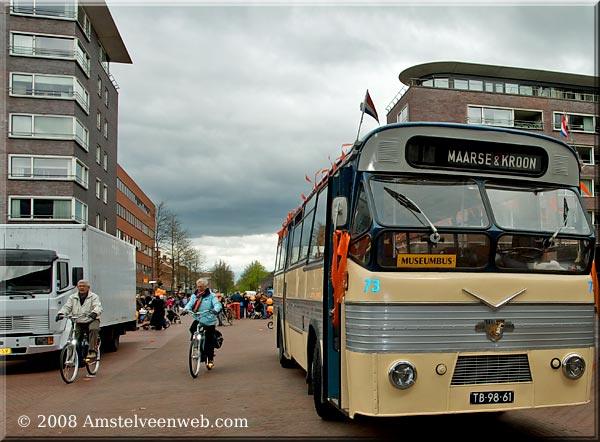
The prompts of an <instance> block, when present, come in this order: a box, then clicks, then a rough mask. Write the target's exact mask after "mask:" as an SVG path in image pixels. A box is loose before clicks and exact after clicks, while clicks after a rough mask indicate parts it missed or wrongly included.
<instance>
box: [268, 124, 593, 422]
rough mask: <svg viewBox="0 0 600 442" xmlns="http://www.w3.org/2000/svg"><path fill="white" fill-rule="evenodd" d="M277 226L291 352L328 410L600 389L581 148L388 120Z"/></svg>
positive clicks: (282, 309) (282, 328)
mask: <svg viewBox="0 0 600 442" xmlns="http://www.w3.org/2000/svg"><path fill="white" fill-rule="evenodd" d="M282 226H283V228H282V230H281V231H280V232H279V242H278V251H277V258H276V263H275V277H274V297H273V299H274V306H275V309H274V310H275V314H274V321H275V322H274V324H275V331H276V333H275V337H276V341H277V348H278V353H279V360H280V363H281V365H282V366H283V367H294V366H296V367H298V366H299V367H301V368H302V369H304V370H305V371H306V381H307V384H308V393H309V394H312V395H314V404H315V408H316V411H317V413H318V414H319V415H320V416H321V417H322V418H324V419H332V418H338V417H340V416H347V417H350V418H353V417H355V415H357V414H360V415H367V416H403V415H420V414H444V413H471V412H498V411H504V410H513V409H525V408H537V407H552V406H566V405H577V404H585V403H587V402H589V401H590V395H591V385H592V379H593V372H594V369H595V357H596V356H595V327H596V316H595V315H596V306H595V303H594V291H593V286H592V285H593V283H592V278H591V276H590V271H591V268H592V262H593V255H594V250H595V238H594V230H593V228H592V225H591V223H590V220H589V219H588V215H587V213H586V211H585V210H584V208H583V205H582V201H581V196H580V166H579V161H578V156H577V153H576V150H575V149H573V148H572V147H570V146H569V145H567V144H565V143H563V142H561V141H559V140H557V139H554V138H551V137H547V136H543V135H538V134H533V133H529V132H522V131H515V130H511V129H501V128H492V127H482V126H473V125H460V124H448V123H402V124H391V125H387V126H382V127H379V128H378V129H376V130H374V131H372V132H370V133H369V134H367V135H366V136H364V137H363V138H362V140H360V141H357V142H356V143H355V144H354V145H353V147H352V148H351V150H350V151H349V152H347V154H346V155H342V157H340V158H339V159H338V161H336V163H335V164H334V165H333V167H332V168H331V169H329V170H328V171H327V173H326V174H324V177H323V178H322V179H321V180H320V182H318V183H316V184H315V185H314V186H313V189H312V192H311V193H310V194H309V196H308V197H304V201H303V203H302V205H301V206H300V207H299V208H298V209H297V210H295V211H292V212H290V213H289V214H288V217H287V219H286V220H285V222H284V223H283V225H282Z"/></svg>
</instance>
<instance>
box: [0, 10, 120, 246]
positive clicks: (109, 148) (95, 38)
mask: <svg viewBox="0 0 600 442" xmlns="http://www.w3.org/2000/svg"><path fill="white" fill-rule="evenodd" d="M2 13H3V14H2V18H1V20H2V24H3V25H4V26H2V27H0V28H1V29H2V38H0V47H1V51H0V52H1V55H0V57H1V58H0V63H1V64H2V66H4V68H5V69H4V75H2V76H0V81H1V83H2V94H3V96H2V100H3V102H4V103H5V106H4V107H3V108H2V110H1V112H2V120H3V122H4V123H3V125H4V127H3V128H4V130H3V131H2V134H3V135H2V137H3V139H2V143H0V149H1V150H2V152H1V154H2V161H0V176H1V177H2V178H0V180H2V181H1V182H0V188H2V189H4V190H5V192H3V193H2V198H0V223H7V222H8V223H18V222H28V223H36V222H48V221H52V222H67V223H84V224H85V223H87V224H90V225H94V226H96V227H98V228H100V229H102V230H104V231H106V232H108V233H111V234H113V235H114V234H115V233H116V213H117V203H116V182H117V133H118V131H117V126H118V104H119V101H118V98H119V94H118V86H117V83H116V82H115V79H114V78H113V76H112V75H111V73H110V64H111V63H115V62H117V63H132V61H131V58H130V56H129V54H128V52H127V48H126V47H125V44H124V43H123V40H122V39H121V36H120V34H119V30H118V29H117V27H116V25H115V23H114V21H113V18H112V16H111V14H110V11H109V10H108V7H107V6H106V4H105V3H104V1H102V0H101V1H96V2H94V3H93V4H86V3H81V2H78V1H77V0H63V1H61V2H58V3H52V4H49V3H48V2H41V1H36V0H32V1H26V2H25V1H17V0H12V1H10V2H2Z"/></svg>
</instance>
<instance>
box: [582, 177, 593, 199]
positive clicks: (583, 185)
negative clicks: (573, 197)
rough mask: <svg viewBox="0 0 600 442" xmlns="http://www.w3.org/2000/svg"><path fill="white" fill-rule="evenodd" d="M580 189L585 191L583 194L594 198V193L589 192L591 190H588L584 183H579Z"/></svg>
mask: <svg viewBox="0 0 600 442" xmlns="http://www.w3.org/2000/svg"><path fill="white" fill-rule="evenodd" d="M579 187H580V188H581V190H583V192H584V193H585V194H586V195H587V196H589V197H592V193H591V192H590V191H589V189H588V188H587V186H586V185H585V184H584V183H583V181H580V182H579Z"/></svg>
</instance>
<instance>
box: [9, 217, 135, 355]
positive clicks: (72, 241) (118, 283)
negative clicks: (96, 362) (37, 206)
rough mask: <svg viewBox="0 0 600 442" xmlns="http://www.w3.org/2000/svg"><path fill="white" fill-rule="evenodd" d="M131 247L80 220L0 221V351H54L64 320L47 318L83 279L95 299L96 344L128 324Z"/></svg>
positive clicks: (109, 347)
mask: <svg viewBox="0 0 600 442" xmlns="http://www.w3.org/2000/svg"><path fill="white" fill-rule="evenodd" d="M135 271H136V264H135V247H134V246H133V245H131V244H128V243H126V242H124V241H122V240H120V239H118V238H116V237H114V236H112V235H109V234H107V233H105V232H102V231H100V230H98V229H95V228H93V227H90V226H88V225H83V224H45V225H44V224H3V225H0V356H2V358H3V359H5V360H10V359H19V358H27V357H29V356H31V355H35V354H42V353H47V352H51V351H56V350H60V349H61V348H62V347H63V346H64V344H65V342H66V339H67V336H68V334H69V331H70V330H69V327H70V326H71V324H70V321H67V320H61V321H59V322H55V320H54V319H55V317H56V314H57V312H58V310H59V309H60V308H61V307H62V306H63V305H64V304H65V302H66V300H67V298H68V297H69V296H70V295H71V294H73V293H77V281H79V280H80V279H86V280H88V281H89V282H90V286H91V288H90V290H91V291H93V292H94V293H97V294H98V296H99V297H100V301H101V303H102V307H103V312H102V315H101V316H100V327H101V332H100V333H101V337H102V347H103V349H104V351H116V350H117V349H118V347H119V338H120V336H121V335H123V334H125V332H126V331H127V330H135V327H136V321H135Z"/></svg>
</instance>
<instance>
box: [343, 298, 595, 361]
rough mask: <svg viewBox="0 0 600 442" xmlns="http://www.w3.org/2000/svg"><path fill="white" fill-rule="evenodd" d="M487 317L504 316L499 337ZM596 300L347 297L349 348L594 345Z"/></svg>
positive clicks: (514, 348) (475, 348)
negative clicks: (383, 300) (491, 305)
mask: <svg viewBox="0 0 600 442" xmlns="http://www.w3.org/2000/svg"><path fill="white" fill-rule="evenodd" d="M485 321H504V323H505V324H506V325H507V327H504V333H503V334H502V336H501V337H500V338H497V339H496V340H495V341H492V340H490V339H489V337H488V334H487V333H486V328H485ZM594 324H595V316H594V304H518V303H514V304H509V305H506V306H504V307H503V308H502V309H501V310H497V311H490V309H488V308H487V307H485V306H484V305H481V304H475V303H473V304H377V303H347V304H346V309H345V325H346V348H347V349H348V350H350V351H354V352H359V353H427V352H431V353H436V352H449V353H459V352H479V351H486V352H503V351H504V352H506V351H511V352H522V351H524V350H531V349H536V350H542V349H555V348H587V347H593V346H594Z"/></svg>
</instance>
